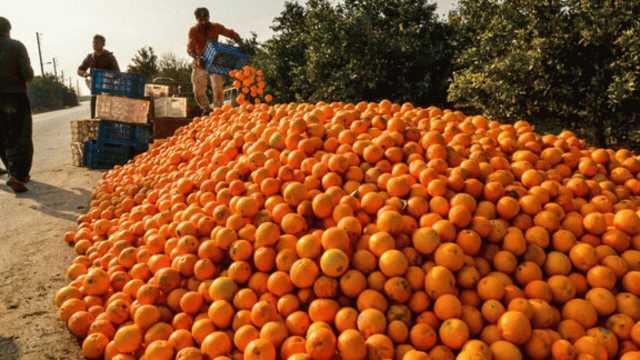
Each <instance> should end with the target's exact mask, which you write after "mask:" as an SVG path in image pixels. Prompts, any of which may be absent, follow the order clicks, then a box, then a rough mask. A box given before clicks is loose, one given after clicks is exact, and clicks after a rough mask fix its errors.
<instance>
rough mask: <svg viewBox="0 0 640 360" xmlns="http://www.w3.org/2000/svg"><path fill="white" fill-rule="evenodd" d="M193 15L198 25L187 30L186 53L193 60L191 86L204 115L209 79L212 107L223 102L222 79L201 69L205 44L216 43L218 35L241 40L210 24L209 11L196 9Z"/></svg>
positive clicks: (218, 26) (229, 32)
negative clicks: (211, 89)
mask: <svg viewBox="0 0 640 360" xmlns="http://www.w3.org/2000/svg"><path fill="white" fill-rule="evenodd" d="M194 15H195V17H196V20H197V21H198V23H197V24H196V25H195V26H193V27H192V28H191V29H190V30H189V44H188V45H187V52H188V53H189V56H191V57H192V58H193V71H192V72H191V83H192V84H193V94H194V95H195V98H196V101H197V102H198V105H200V107H201V108H202V110H203V112H204V113H208V112H209V111H210V110H211V108H210V106H209V98H208V97H207V88H208V87H209V78H211V84H212V88H213V105H214V107H220V106H222V103H223V101H224V89H223V86H224V78H223V77H222V75H217V74H211V75H209V73H208V72H207V70H206V69H204V68H203V63H202V60H201V57H202V54H203V53H204V49H205V47H206V46H207V42H209V41H218V38H219V37H220V35H222V36H224V37H227V38H230V39H232V40H234V41H236V42H240V41H241V38H240V36H239V35H238V33H236V32H235V31H233V30H231V29H227V28H226V27H224V26H223V25H221V24H218V23H212V22H210V21H209V10H207V9H206V8H198V9H196V11H195V13H194Z"/></svg>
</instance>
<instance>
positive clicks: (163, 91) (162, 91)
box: [144, 84, 171, 98]
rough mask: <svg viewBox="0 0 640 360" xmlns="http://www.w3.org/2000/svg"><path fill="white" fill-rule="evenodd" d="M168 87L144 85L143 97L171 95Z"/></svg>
mask: <svg viewBox="0 0 640 360" xmlns="http://www.w3.org/2000/svg"><path fill="white" fill-rule="evenodd" d="M170 91H171V88H170V87H169V85H160V84H146V85H145V86H144V96H145V97H152V98H160V97H167V96H169V95H171V93H170Z"/></svg>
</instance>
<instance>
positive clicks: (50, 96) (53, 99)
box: [28, 75, 78, 112]
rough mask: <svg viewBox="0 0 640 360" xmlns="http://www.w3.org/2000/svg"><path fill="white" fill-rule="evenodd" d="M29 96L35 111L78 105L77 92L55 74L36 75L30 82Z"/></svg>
mask: <svg viewBox="0 0 640 360" xmlns="http://www.w3.org/2000/svg"><path fill="white" fill-rule="evenodd" d="M28 96H29V101H30V102H31V107H32V108H33V111H34V112H42V111H50V110H58V109H64V108H66V107H70V106H76V105H78V96H77V95H76V92H75V91H74V90H73V89H72V88H70V87H68V86H67V85H65V84H64V83H63V82H61V81H60V79H57V78H56V77H55V76H53V75H45V76H44V77H42V76H36V77H35V78H34V79H33V81H31V82H30V83H29V87H28Z"/></svg>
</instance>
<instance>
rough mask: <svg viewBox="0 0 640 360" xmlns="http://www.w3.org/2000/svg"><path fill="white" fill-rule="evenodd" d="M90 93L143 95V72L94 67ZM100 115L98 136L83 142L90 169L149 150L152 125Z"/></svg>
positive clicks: (123, 162) (139, 96)
mask: <svg viewBox="0 0 640 360" xmlns="http://www.w3.org/2000/svg"><path fill="white" fill-rule="evenodd" d="M91 77H92V78H91V93H92V94H94V95H99V94H109V95H113V96H122V97H127V98H132V99H143V98H144V85H145V80H144V77H143V76H142V75H139V74H129V73H121V72H117V71H105V70H93V71H92V73H91ZM115 120H118V119H101V120H100V123H99V125H98V136H97V138H96V140H89V141H87V142H85V143H84V154H83V155H84V159H83V162H84V165H85V166H86V167H88V168H90V169H111V168H113V167H114V166H116V165H124V164H125V163H127V162H128V161H129V160H130V159H131V158H133V157H134V156H135V155H137V154H139V153H142V152H144V151H146V150H147V149H148V148H149V143H150V141H151V139H152V135H151V126H149V125H148V124H132V123H124V122H119V121H115Z"/></svg>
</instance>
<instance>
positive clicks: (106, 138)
mask: <svg viewBox="0 0 640 360" xmlns="http://www.w3.org/2000/svg"><path fill="white" fill-rule="evenodd" d="M151 139H152V134H151V127H150V126H149V125H138V124H125V123H120V122H116V121H106V120H102V121H100V124H99V125H98V139H97V143H98V144H99V145H103V144H107V145H120V146H129V147H131V148H132V149H133V150H134V151H136V152H141V151H146V150H147V149H148V148H149V142H151Z"/></svg>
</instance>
